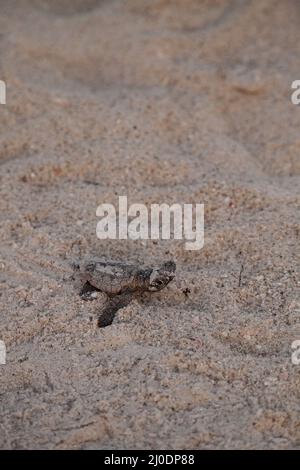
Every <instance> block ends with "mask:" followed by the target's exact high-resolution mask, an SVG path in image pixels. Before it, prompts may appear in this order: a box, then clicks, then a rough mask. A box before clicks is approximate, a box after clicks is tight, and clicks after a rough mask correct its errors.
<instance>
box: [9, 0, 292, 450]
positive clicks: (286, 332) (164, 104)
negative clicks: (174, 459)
mask: <svg viewBox="0 0 300 470" xmlns="http://www.w3.org/2000/svg"><path fill="white" fill-rule="evenodd" d="M299 47H300V5H299V2H298V1H297V0H285V1H282V0H252V1H251V0H209V1H208V0H207V1H204V0H202V1H201V0H173V1H171V0H127V1H126V0H124V1H121V0H120V1H119V0H111V1H108V0H107V1H100V0H76V1H74V0H31V1H30V0H19V1H15V0H10V1H5V0H1V1H0V79H2V80H5V81H6V83H7V88H8V95H7V104H6V105H1V106H0V126H1V128H0V129H1V133H0V164H1V166H0V177H1V187H0V190H1V197H0V204H1V224H0V234H1V235H0V236H1V256H0V262H1V316H0V339H2V340H4V341H5V343H6V347H7V364H6V365H5V366H0V400H1V401H0V416H1V418H0V446H1V448H9V449H11V448H19V449H20V448H38V449H40V448H47V449H48V448H49V449H61V448H83V449H94V448H113V449H119V448H123V449H124V448H125V449H129V448H133V449H136V448H148V449H151V448H152V449H153V448H166V449H172V448H179V449H186V448H195V449H196V448H197V449H198V448H299V447H300V409H299V400H300V366H295V365H292V362H291V342H292V341H293V340H294V339H300V320H299V315H300V309H299V290H297V284H298V287H299V277H298V273H297V268H298V267H299V170H300V163H299V161H300V160H299V152H300V109H299V107H297V106H294V105H292V104H291V100H290V95H291V90H290V87H291V82H292V81H293V80H296V79H299V78H300V54H299ZM118 195H127V196H128V198H129V200H130V201H131V202H144V203H146V204H151V203H153V202H166V203H172V202H179V203H184V202H193V203H196V202H198V203H203V202H204V203H205V204H206V209H205V220H206V232H205V235H206V240H205V246H204V248H203V249H202V250H201V251H198V252H188V251H186V250H185V249H184V244H183V243H182V242H174V241H164V242H161V241H159V242H158V243H155V242H153V241H149V242H147V243H146V242H132V241H128V242H120V241H100V240H97V238H96V236H95V227H96V223H97V218H96V215H95V210H96V207H97V206H98V205H99V204H100V203H101V202H112V203H115V202H117V196H118ZM85 255H98V256H102V257H107V258H113V259H121V260H126V261H129V262H140V263H145V264H152V263H156V262H157V260H162V259H169V258H173V259H175V260H176V262H177V266H178V268H177V273H178V275H177V282H176V283H175V282H173V283H171V284H169V286H168V287H167V289H166V290H164V291H162V292H160V293H158V294H157V295H152V296H151V297H150V296H149V295H145V296H144V297H143V298H142V299H141V301H134V302H133V303H132V304H131V305H129V306H128V307H126V308H124V309H122V310H121V311H120V312H119V314H118V318H117V319H116V321H115V322H114V324H113V325H112V326H110V327H108V328H105V329H98V328H97V325H96V318H97V310H99V308H101V306H100V303H101V302H100V301H99V302H96V303H95V302H91V303H87V302H83V301H82V300H81V299H80V298H79V297H78V295H77V293H78V291H77V290H76V289H75V287H74V285H73V283H72V282H70V280H69V275H70V270H69V267H68V262H69V260H70V259H72V258H76V257H79V258H80V257H83V256H85ZM242 267H243V269H242ZM241 271H242V272H241ZM240 273H241V279H240V282H239V276H240ZM187 287H188V288H189V289H190V293H189V294H188V295H187V296H186V295H185V294H184V293H183V291H184V289H186V288H187Z"/></svg>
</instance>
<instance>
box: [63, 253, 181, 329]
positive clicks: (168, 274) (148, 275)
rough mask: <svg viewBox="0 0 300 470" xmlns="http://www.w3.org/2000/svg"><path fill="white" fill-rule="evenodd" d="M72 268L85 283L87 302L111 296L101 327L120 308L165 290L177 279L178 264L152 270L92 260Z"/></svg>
mask: <svg viewBox="0 0 300 470" xmlns="http://www.w3.org/2000/svg"><path fill="white" fill-rule="evenodd" d="M72 267H73V269H74V271H75V272H76V273H78V276H79V278H80V280H81V282H82V283H83V287H82V289H81V291H80V296H81V298H82V299H83V300H94V299H95V298H96V297H97V291H100V292H103V293H105V294H106V295H107V305H105V308H104V310H103V311H102V312H101V314H100V316H99V319H98V326H100V327H105V326H108V325H111V323H112V322H113V320H114V317H115V315H116V312H117V311H118V310H119V308H122V307H125V306H126V305H128V304H129V303H130V301H131V300H132V298H133V297H134V296H135V295H138V294H141V293H142V292H145V291H150V292H157V291H160V290H162V289H163V288H164V287H165V286H166V285H167V284H169V282H170V281H172V279H173V278H174V277H175V270H176V264H175V263H174V261H167V262H165V263H163V264H162V265H161V266H158V267H152V268H151V267H140V266H137V265H131V264H126V263H121V262H115V261H105V260H101V259H92V260H88V261H83V262H82V263H77V262H75V263H72Z"/></svg>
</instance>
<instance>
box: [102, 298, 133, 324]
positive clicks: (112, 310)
mask: <svg viewBox="0 0 300 470" xmlns="http://www.w3.org/2000/svg"><path fill="white" fill-rule="evenodd" d="M131 300H132V294H131V293H130V292H125V293H123V294H119V295H116V296H114V297H110V298H109V300H108V303H107V304H106V305H105V307H104V310H103V311H102V312H101V313H100V315H99V318H98V326H99V328H105V327H106V326H109V325H111V324H112V322H113V321H114V318H115V316H116V313H117V311H118V310H119V309H120V308H123V307H126V306H127V305H128V304H129V303H130V302H131Z"/></svg>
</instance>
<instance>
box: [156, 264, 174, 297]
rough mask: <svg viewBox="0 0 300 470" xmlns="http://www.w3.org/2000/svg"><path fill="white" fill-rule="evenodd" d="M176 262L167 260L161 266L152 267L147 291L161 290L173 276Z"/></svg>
mask: <svg viewBox="0 0 300 470" xmlns="http://www.w3.org/2000/svg"><path fill="white" fill-rule="evenodd" d="M175 271H176V264H175V263H174V261H167V262H166V263H164V264H163V265H162V266H160V267H158V268H154V269H153V270H152V272H151V274H150V280H149V291H152V292H155V291H160V290H162V289H163V288H164V287H165V286H166V285H167V284H169V282H170V281H172V279H174V277H175Z"/></svg>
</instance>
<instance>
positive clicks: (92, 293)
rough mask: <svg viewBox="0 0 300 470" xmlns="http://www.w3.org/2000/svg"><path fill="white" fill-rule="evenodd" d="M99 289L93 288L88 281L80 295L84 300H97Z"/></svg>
mask: <svg viewBox="0 0 300 470" xmlns="http://www.w3.org/2000/svg"><path fill="white" fill-rule="evenodd" d="M98 292H100V291H99V289H97V288H96V287H94V286H92V285H91V284H90V283H89V282H88V281H87V282H86V283H85V284H84V286H83V287H82V289H81V291H80V293H79V295H80V298H81V299H82V300H95V299H97V297H98Z"/></svg>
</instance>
